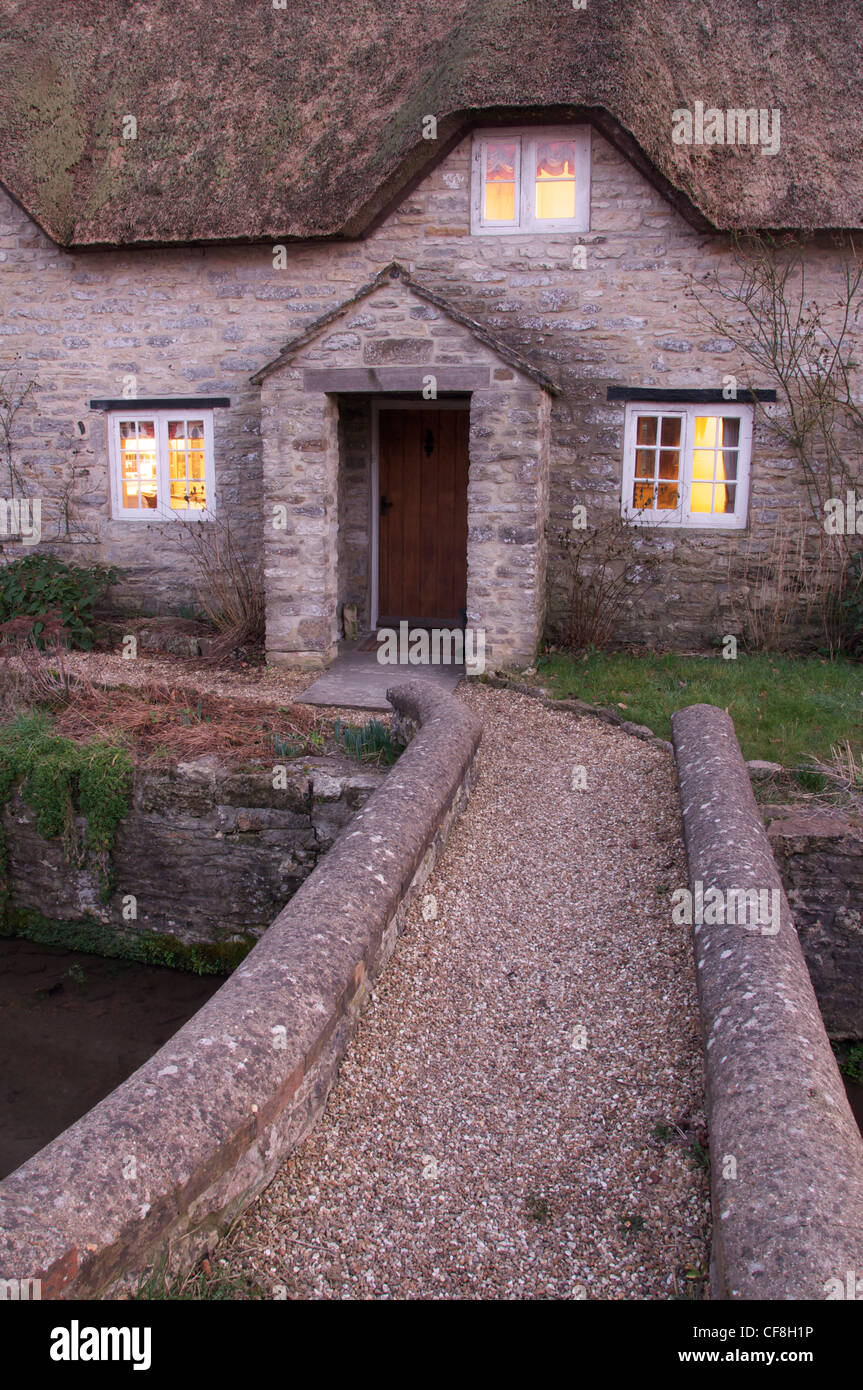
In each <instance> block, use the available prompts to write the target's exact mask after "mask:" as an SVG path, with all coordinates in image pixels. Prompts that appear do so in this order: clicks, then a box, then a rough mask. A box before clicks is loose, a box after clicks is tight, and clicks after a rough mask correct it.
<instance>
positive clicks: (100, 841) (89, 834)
mask: <svg viewBox="0 0 863 1390" xmlns="http://www.w3.org/2000/svg"><path fill="white" fill-rule="evenodd" d="M131 785H132V763H131V759H130V757H129V754H128V753H127V752H126V750H125V749H124V748H122V747H120V746H119V745H118V744H115V743H105V742H99V741H94V742H92V743H74V742H72V740H71V739H67V738H62V737H60V736H59V735H57V734H55V733H54V731H53V724H52V721H51V719H50V717H49V716H48V715H47V714H45V713H44V712H42V711H30V712H29V713H28V714H19V715H18V716H17V717H16V718H15V719H13V720H12V721H11V722H10V723H9V724H6V725H4V726H2V727H0V806H3V805H4V804H5V802H6V801H7V800H8V798H9V797H10V795H11V794H12V791H13V789H14V788H15V787H16V786H17V787H19V789H20V792H21V796H22V797H23V799H24V801H25V802H26V803H27V805H28V806H29V807H30V808H31V810H33V811H34V812H35V813H36V829H37V830H38V832H39V834H40V835H41V836H42V837H43V838H44V839H46V840H50V839H53V838H54V837H56V836H60V837H61V838H62V840H63V843H64V846H65V849H66V853H67V855H68V857H69V858H70V859H71V860H73V861H74V862H82V861H86V860H87V859H88V858H89V857H91V856H92V858H93V859H94V860H95V862H96V864H97V866H98V869H99V872H100V875H101V878H102V884H103V896H105V897H107V894H108V892H109V887H110V881H109V874H108V861H109V857H110V853H111V850H112V848H113V844H114V836H115V833H116V830H117V826H118V825H119V823H120V821H121V820H122V819H123V817H124V816H125V815H126V812H127V811H128V809H129V797H130V793H131ZM76 815H80V816H83V817H84V819H85V821H86V826H85V830H84V835H83V843H82V844H80V845H79V844H78V843H77V837H76V827H75V819H76ZM4 863H5V847H4V845H3V844H2V837H0V868H2V867H3V864H4Z"/></svg>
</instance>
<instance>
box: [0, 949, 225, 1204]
mask: <svg viewBox="0 0 863 1390" xmlns="http://www.w3.org/2000/svg"><path fill="white" fill-rule="evenodd" d="M222 983H223V980H222V978H220V977H218V976H214V975H205V976H199V975H192V974H188V973H187V972H185V971H181V970H167V969H164V968H163V967H161V966H151V965H138V964H137V963H135V962H134V961H127V960H106V959H105V958H103V957H102V956H90V955H85V954H83V953H82V952H79V951H66V950H63V949H62V948H60V947H54V946H38V945H35V944H34V943H33V942H30V941H20V940H17V939H14V940H10V939H8V938H3V939H0V1177H5V1176H6V1175H7V1174H8V1173H11V1172H12V1171H13V1169H15V1168H17V1167H18V1166H19V1165H20V1164H22V1163H23V1162H24V1160H25V1159H27V1158H29V1157H30V1156H31V1155H32V1154H34V1153H36V1152H37V1150H38V1149H41V1148H42V1146H43V1145H44V1144H47V1143H48V1142H49V1140H51V1139H54V1138H56V1136H57V1135H58V1134H60V1133H61V1132H62V1130H64V1129H65V1128H66V1127H67V1126H68V1125H70V1124H72V1123H73V1121H74V1120H77V1119H79V1118H80V1116H81V1115H83V1114H84V1113H85V1112H86V1111H87V1110H89V1109H90V1107H91V1106H93V1105H95V1104H96V1102H97V1101H100V1100H102V1098H103V1097H104V1096H106V1095H108V1093H109V1092H110V1091H113V1089H114V1087H115V1086H119V1084H120V1082H121V1081H125V1079H126V1077H127V1076H130V1075H131V1074H132V1072H133V1071H135V1070H136V1069H137V1068H138V1067H139V1066H141V1064H142V1062H146V1060H147V1058H148V1057H150V1056H152V1054H153V1053H154V1052H155V1051H156V1050H157V1049H158V1048H159V1047H161V1045H162V1043H164V1042H167V1040H168V1038H170V1036H171V1034H172V1033H175V1032H176V1031H177V1029H178V1028H180V1027H181V1026H182V1025H183V1024H184V1023H185V1022H186V1021H187V1019H189V1018H191V1017H192V1014H194V1013H196V1012H197V1011H198V1009H199V1008H200V1007H201V1005H202V1004H204V1003H206V1001H207V1000H208V999H209V998H210V996H211V995H212V994H214V993H215V992H216V990H217V989H218V988H219V986H220V985H221V984H222Z"/></svg>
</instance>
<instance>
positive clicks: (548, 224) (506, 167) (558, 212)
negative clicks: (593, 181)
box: [471, 126, 590, 234]
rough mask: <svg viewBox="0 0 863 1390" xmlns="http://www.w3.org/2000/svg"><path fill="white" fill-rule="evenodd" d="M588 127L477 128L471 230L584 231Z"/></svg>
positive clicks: (586, 224) (587, 206)
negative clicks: (483, 129)
mask: <svg viewBox="0 0 863 1390" xmlns="http://www.w3.org/2000/svg"><path fill="white" fill-rule="evenodd" d="M589 225H590V129H589V127H588V126H577V127H569V128H566V127H564V128H562V129H554V130H548V129H545V128H538V129H535V130H533V129H525V130H519V131H514V130H502V131H491V130H486V131H478V132H477V134H476V135H475V136H474V145H473V190H472V200H471V231H472V232H474V233H479V234H487V233H489V232H493V233H502V232H557V231H571V232H586V231H587V230H588V229H589Z"/></svg>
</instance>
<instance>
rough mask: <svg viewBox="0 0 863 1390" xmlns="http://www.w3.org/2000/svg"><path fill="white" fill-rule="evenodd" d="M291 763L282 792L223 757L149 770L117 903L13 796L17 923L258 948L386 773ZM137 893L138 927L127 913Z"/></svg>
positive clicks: (7, 813)
mask: <svg viewBox="0 0 863 1390" xmlns="http://www.w3.org/2000/svg"><path fill="white" fill-rule="evenodd" d="M285 767H286V769H287V772H286V786H285V787H284V788H282V787H281V786H279V787H278V788H274V787H273V775H272V769H271V768H267V769H263V768H262V769H260V770H258V771H232V770H229V769H227V768H225V767H223V766H222V765H221V764H220V763H219V761H218V759H217V758H215V757H212V756H208V757H204V758H199V759H196V760H194V761H192V762H186V763H181V764H180V766H179V767H178V768H177V769H176V770H168V769H158V768H146V769H142V770H139V771H138V772H137V773H136V775H135V784H134V791H133V799H132V805H131V807H130V810H129V814H128V815H127V816H126V818H125V819H124V820H123V822H122V823H121V825H120V827H119V830H118V832H117V839H116V845H115V850H114V854H113V856H112V866H113V891H112V893H111V896H110V898H109V900H108V901H107V903H103V902H102V901H101V900H100V896H99V890H100V880H99V878H98V877H97V874H96V871H95V869H93V868H92V867H85V868H74V867H72V866H71V865H70V863H69V860H68V858H67V855H66V854H65V852H64V849H63V846H62V844H61V842H60V841H59V840H44V839H42V837H41V836H40V835H39V834H38V833H37V831H36V828H35V824H34V822H35V815H34V813H33V811H32V810H30V808H29V807H28V806H27V805H25V803H24V802H22V801H21V799H20V797H13V798H12V800H11V801H10V802H9V804H8V805H7V806H6V807H5V808H4V810H3V815H2V824H3V832H4V836H5V840H6V844H7V848H8V864H7V884H8V891H9V896H8V900H7V904H6V906H7V908H8V911H9V914H10V920H11V923H12V925H13V926H15V927H16V929H17V930H20V932H21V933H22V934H23V935H27V930H26V922H27V920H28V917H29V916H30V915H32V914H36V915H37V916H38V919H39V920H40V921H42V920H44V919H47V920H48V921H49V922H57V923H64V924H67V925H68V926H69V929H70V930H71V929H73V928H74V926H75V924H76V923H78V924H80V923H82V922H84V921H87V922H91V923H98V924H102V925H103V926H105V927H108V928H110V927H111V926H112V925H113V926H114V927H115V928H116V930H117V933H118V934H119V933H122V934H124V935H129V934H133V935H134V934H138V935H141V936H146V935H149V934H152V933H157V934H167V935H169V936H173V937H176V938H177V939H178V940H179V941H181V942H183V943H185V944H195V943H213V944H215V943H219V942H230V941H254V940H256V939H257V938H258V937H259V936H260V935H261V934H262V932H263V931H265V929H266V928H267V926H268V925H269V923H270V922H271V921H272V920H273V917H274V916H275V915H276V914H277V913H278V912H279V911H280V909H281V908H282V907H283V906H284V904H285V903H286V902H287V901H288V899H289V898H291V897H292V896H293V894H294V893H295V892H296V890H297V889H298V888H299V886H300V884H301V883H302V882H303V880H304V879H306V878H307V877H308V875H309V874H310V873H311V871H312V869H314V867H315V865H316V864H317V863H318V861H319V859H320V858H321V856H322V855H323V854H324V853H325V852H326V851H327V850H328V849H329V848H330V847H331V845H332V844H333V843H334V841H335V840H336V839H337V837H338V835H339V834H340V833H341V831H342V830H343V829H344V827H345V826H346V825H347V824H348V823H349V821H350V820H351V819H352V817H353V815H354V813H355V812H356V811H357V810H358V809H359V808H360V807H361V806H362V805H364V804H365V802H366V801H367V799H368V797H369V796H370V795H371V793H372V792H373V791H374V790H375V788H376V787H377V786H379V784H380V782H381V781H382V779H383V777H384V775H385V772H384V770H379V769H376V768H370V769H369V768H362V769H361V768H359V767H357V765H356V764H351V763H349V762H347V761H346V760H345V759H343V758H314V759H307V760H304V761H303V762H298V763H286V764H285ZM130 894H131V895H133V896H134V898H135V904H136V911H137V917H136V918H134V919H133V920H130V919H129V917H128V915H124V904H125V903H126V902H127V900H128V895H130ZM0 918H2V914H0Z"/></svg>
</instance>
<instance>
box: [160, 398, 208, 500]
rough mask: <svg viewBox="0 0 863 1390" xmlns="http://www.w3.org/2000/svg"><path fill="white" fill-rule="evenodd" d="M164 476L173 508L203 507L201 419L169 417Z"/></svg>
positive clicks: (205, 493) (204, 492) (202, 424)
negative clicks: (169, 490)
mask: <svg viewBox="0 0 863 1390" xmlns="http://www.w3.org/2000/svg"><path fill="white" fill-rule="evenodd" d="M168 477H169V478H170V481H171V507H172V509H173V510H174V511H184V510H186V509H187V508H190V509H191V510H193V511H203V510H204V509H205V508H206V505H207V490H206V485H205V483H204V423H203V421H202V420H185V421H181V420H176V421H174V420H172V421H171V423H170V424H169V425H168Z"/></svg>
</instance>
